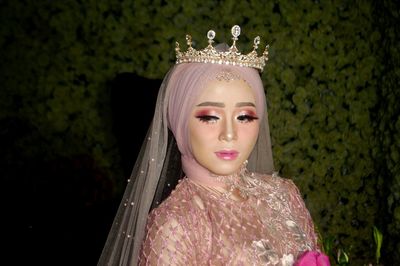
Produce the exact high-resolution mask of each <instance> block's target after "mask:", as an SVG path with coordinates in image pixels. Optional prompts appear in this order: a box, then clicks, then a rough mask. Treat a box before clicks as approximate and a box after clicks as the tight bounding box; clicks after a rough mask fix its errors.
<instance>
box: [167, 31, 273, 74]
mask: <svg viewBox="0 0 400 266" xmlns="http://www.w3.org/2000/svg"><path fill="white" fill-rule="evenodd" d="M231 33H232V36H233V37H232V40H233V44H232V46H231V47H229V50H228V51H226V52H217V50H216V49H215V48H214V47H213V46H212V43H213V42H214V38H215V31H213V30H209V31H208V32H207V38H208V46H207V47H206V48H204V49H203V50H200V51H197V50H196V49H194V48H193V47H192V37H191V36H190V35H186V43H187V45H188V46H189V48H188V49H187V51H186V52H181V50H180V47H179V43H178V42H176V48H175V52H176V64H181V63H193V62H199V63H212V64H226V65H234V66H242V67H254V68H256V69H258V70H259V71H260V72H262V71H263V69H264V66H265V63H266V62H267V61H268V48H269V46H268V45H267V46H266V47H265V50H264V52H263V54H262V55H261V56H260V57H259V56H258V54H257V51H256V50H257V48H258V45H259V44H260V36H257V37H255V38H254V44H253V51H251V52H250V53H248V54H247V55H245V54H241V53H240V52H239V51H238V49H237V48H236V41H237V40H238V37H239V35H240V27H239V26H238V25H235V26H233V27H232V29H231Z"/></svg>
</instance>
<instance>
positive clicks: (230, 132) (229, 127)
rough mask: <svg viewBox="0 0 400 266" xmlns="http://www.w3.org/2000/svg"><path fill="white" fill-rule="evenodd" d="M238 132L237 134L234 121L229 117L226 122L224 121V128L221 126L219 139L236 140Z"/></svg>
mask: <svg viewBox="0 0 400 266" xmlns="http://www.w3.org/2000/svg"><path fill="white" fill-rule="evenodd" d="M236 137H237V134H236V127H235V125H234V123H232V121H230V120H229V119H227V120H226V121H225V123H223V125H222V128H221V134H220V136H219V139H220V140H222V141H232V140H236Z"/></svg>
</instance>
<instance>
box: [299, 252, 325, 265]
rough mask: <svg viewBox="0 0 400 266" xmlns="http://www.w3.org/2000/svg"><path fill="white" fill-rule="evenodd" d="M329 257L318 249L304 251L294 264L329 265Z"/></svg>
mask: <svg viewBox="0 0 400 266" xmlns="http://www.w3.org/2000/svg"><path fill="white" fill-rule="evenodd" d="M330 265H331V264H330V262H329V257H328V256H327V255H325V254H323V253H321V252H318V251H306V252H304V253H303V254H302V255H301V256H300V257H299V258H298V260H297V261H296V262H295V264H294V266H330Z"/></svg>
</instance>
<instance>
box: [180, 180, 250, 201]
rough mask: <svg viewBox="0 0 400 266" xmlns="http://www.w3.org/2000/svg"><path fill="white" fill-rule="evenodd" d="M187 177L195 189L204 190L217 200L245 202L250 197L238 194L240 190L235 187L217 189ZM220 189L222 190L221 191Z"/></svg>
mask: <svg viewBox="0 0 400 266" xmlns="http://www.w3.org/2000/svg"><path fill="white" fill-rule="evenodd" d="M187 179H188V181H189V182H190V183H191V184H193V185H194V186H195V187H196V188H197V189H200V190H203V191H205V192H206V193H208V194H210V195H212V196H214V197H215V198H216V199H218V200H224V201H229V202H234V203H245V202H247V201H248V200H249V198H250V196H243V195H240V192H239V190H238V189H237V188H233V191H231V190H226V189H223V188H220V189H217V188H214V187H210V186H205V185H202V184H199V183H198V182H196V181H195V180H191V179H190V178H187ZM221 190H223V191H221Z"/></svg>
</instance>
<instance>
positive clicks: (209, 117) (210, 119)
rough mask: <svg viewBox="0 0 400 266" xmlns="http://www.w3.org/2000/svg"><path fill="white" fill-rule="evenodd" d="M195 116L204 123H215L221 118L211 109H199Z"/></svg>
mask: <svg viewBox="0 0 400 266" xmlns="http://www.w3.org/2000/svg"><path fill="white" fill-rule="evenodd" d="M194 117H196V118H197V119H199V120H200V121H201V122H204V123H215V122H216V121H217V120H219V117H218V116H217V115H215V112H212V111H209V110H200V111H197V112H196V113H195V115H194Z"/></svg>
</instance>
